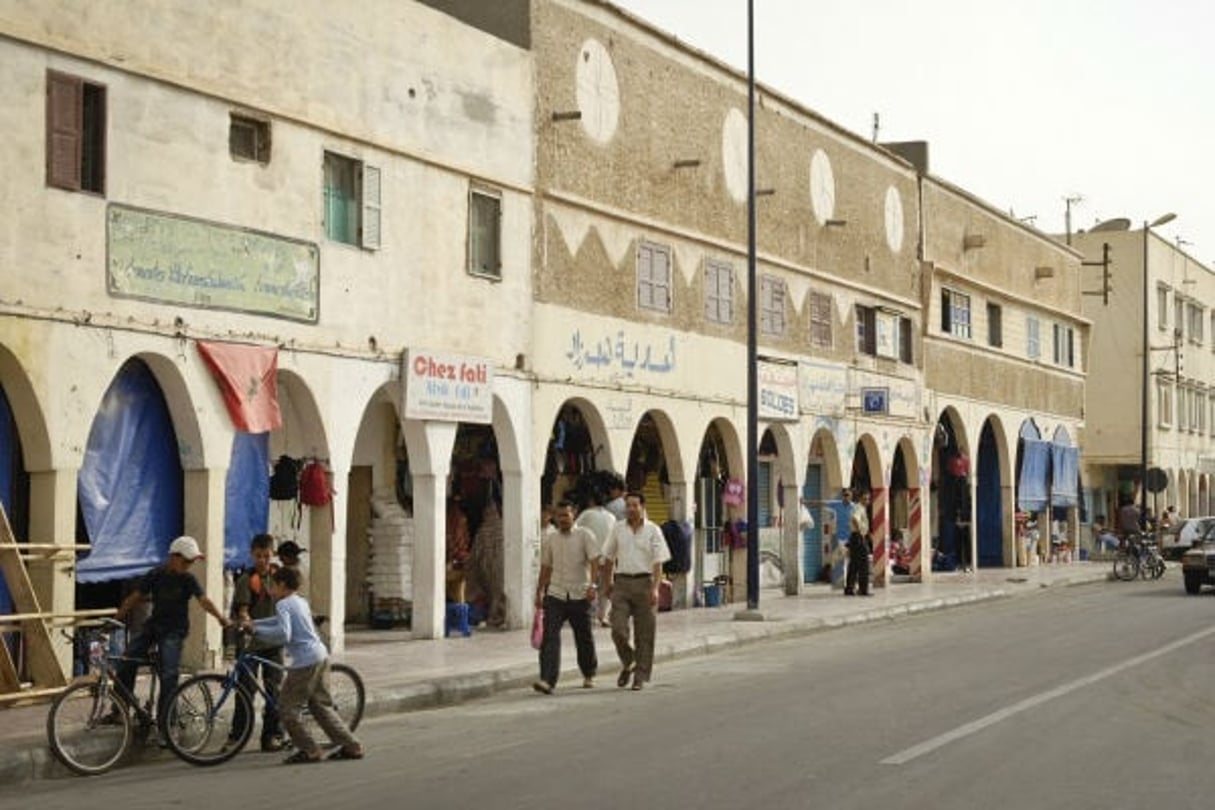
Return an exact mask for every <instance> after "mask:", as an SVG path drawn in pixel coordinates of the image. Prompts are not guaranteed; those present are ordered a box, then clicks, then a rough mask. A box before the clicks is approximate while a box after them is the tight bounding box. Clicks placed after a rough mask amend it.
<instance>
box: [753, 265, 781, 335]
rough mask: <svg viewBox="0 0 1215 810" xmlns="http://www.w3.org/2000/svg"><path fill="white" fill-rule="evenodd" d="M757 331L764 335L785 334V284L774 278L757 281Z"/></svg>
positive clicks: (769, 277)
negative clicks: (758, 308) (758, 309)
mask: <svg viewBox="0 0 1215 810" xmlns="http://www.w3.org/2000/svg"><path fill="white" fill-rule="evenodd" d="M759 307H760V312H759V329H760V331H761V332H763V333H764V334H765V335H783V334H785V282H784V281H783V280H782V279H779V278H776V277H775V276H761V277H760V279H759Z"/></svg>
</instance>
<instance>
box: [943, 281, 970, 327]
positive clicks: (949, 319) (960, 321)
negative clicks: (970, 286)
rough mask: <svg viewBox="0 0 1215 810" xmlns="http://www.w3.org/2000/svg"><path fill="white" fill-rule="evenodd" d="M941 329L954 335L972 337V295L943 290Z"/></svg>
mask: <svg viewBox="0 0 1215 810" xmlns="http://www.w3.org/2000/svg"><path fill="white" fill-rule="evenodd" d="M941 331H942V332H944V333H945V334H947V335H953V336H954V337H960V338H969V337H970V296H969V295H963V294H962V293H960V292H955V291H953V290H941Z"/></svg>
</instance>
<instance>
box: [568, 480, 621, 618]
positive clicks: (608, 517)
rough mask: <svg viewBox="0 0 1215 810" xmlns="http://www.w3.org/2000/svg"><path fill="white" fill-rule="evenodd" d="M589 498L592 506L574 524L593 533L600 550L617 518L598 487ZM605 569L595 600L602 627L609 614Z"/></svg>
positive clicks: (597, 586) (599, 579)
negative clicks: (605, 503)
mask: <svg viewBox="0 0 1215 810" xmlns="http://www.w3.org/2000/svg"><path fill="white" fill-rule="evenodd" d="M587 498H588V500H589V502H590V505H589V506H587V507H586V508H585V509H583V510H582V512H581V513H580V514H579V515H578V519H577V520H576V521H575V522H574V525H576V526H582V527H584V528H586V529H589V530H590V531H591V534H593V535H595V542H596V543H598V544H599V548H600V550H602V549H603V547H604V546H605V545H606V544H607V539H608V535H609V534H611V533H612V527H613V526H615V525H616V517H615V516H614V515H613V514H612V513H611V512H609V511H608V510H607V507H606V506H605V505H604V502H605V501H606V500H607V496H606V493H604V492H603V491H602V490H601V489H600V488H599V487H598V486H592V487H591V488H590V490H589V492H588V493H587ZM603 573H604V569H603V568H602V567H599V569H598V578H597V579H596V580H595V586H596V589H597V590H596V594H595V596H596V598H595V618H596V620H598V622H599V626H600V627H607V626H608V623H607V612H608V607H609V603H608V597H607V592H608V587H607V585H608V583H607V581H606V580H605V579H604V578H603Z"/></svg>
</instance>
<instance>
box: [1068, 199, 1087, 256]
mask: <svg viewBox="0 0 1215 810" xmlns="http://www.w3.org/2000/svg"><path fill="white" fill-rule="evenodd" d="M1082 202H1084V197H1083V196H1081V195H1080V194H1069V195H1067V196H1066V197H1064V198H1063V206H1064V207H1063V227H1064V230H1065V231H1066V233H1067V243H1068V244H1069V245H1070V244H1071V243H1072V206H1073V205H1079V204H1080V203H1082Z"/></svg>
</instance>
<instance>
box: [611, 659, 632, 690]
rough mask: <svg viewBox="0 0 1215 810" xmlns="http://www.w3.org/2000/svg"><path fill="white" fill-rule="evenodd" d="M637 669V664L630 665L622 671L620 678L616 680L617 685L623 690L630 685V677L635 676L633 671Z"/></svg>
mask: <svg viewBox="0 0 1215 810" xmlns="http://www.w3.org/2000/svg"><path fill="white" fill-rule="evenodd" d="M636 667H637V665H636V664H629V665H628V666H627V667H625V668H624V669H622V670H620V675H619V677H617V678H616V685H617V686H619V687H620V688H621V689H623V688H624V687H626V686H628V685H629V677H630V676H631V675H632V674H633V670H634V669H635V668H636Z"/></svg>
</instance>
